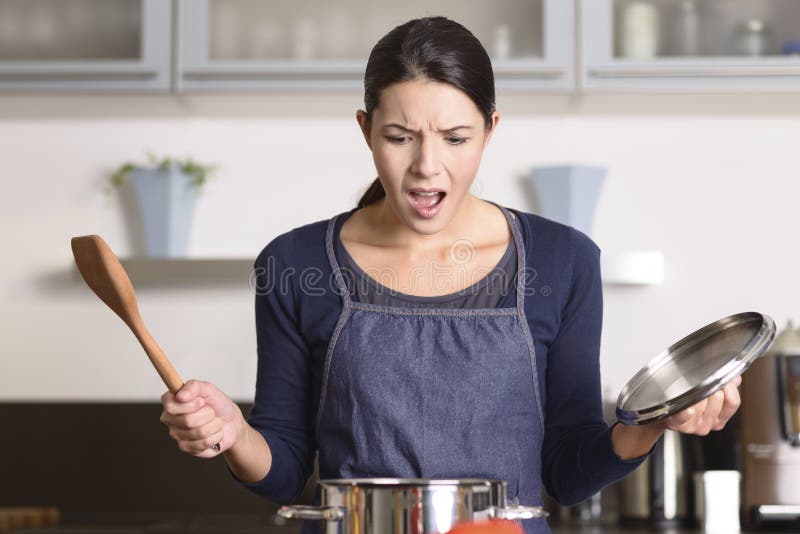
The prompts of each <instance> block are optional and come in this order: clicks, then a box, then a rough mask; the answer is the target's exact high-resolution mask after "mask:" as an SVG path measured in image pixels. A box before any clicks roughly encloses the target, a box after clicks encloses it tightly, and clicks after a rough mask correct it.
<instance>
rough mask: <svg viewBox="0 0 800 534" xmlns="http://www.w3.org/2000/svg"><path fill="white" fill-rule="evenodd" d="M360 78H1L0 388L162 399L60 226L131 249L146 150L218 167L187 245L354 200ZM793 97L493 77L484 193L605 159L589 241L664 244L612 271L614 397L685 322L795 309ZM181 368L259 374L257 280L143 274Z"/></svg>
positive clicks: (197, 252)
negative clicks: (516, 88)
mask: <svg viewBox="0 0 800 534" xmlns="http://www.w3.org/2000/svg"><path fill="white" fill-rule="evenodd" d="M360 98H361V95H359V94H338V95H327V96H323V95H314V94H305V95H279V94H272V95H270V94H266V95H247V94H242V95H202V96H192V97H171V96H152V97H143V96H133V95H128V96H125V95H82V96H81V95H76V96H64V95H61V96H44V95H41V96H32V95H28V96H25V95H0V163H2V169H3V176H2V178H1V179H0V238H1V239H2V244H3V257H2V262H0V284H2V286H0V400H3V401H6V400H45V399H110V398H113V399H118V400H157V399H158V397H159V396H160V394H161V393H162V392H163V391H164V386H163V385H162V384H161V383H160V382H159V380H158V377H157V375H156V374H155V372H154V371H153V370H152V369H151V368H150V366H149V363H148V362H147V360H146V357H145V355H144V353H143V352H142V351H141V349H140V348H139V346H138V344H137V342H136V340H135V339H134V338H133V336H132V335H131V334H130V332H129V331H128V330H127V327H126V326H125V325H124V324H123V323H122V322H121V321H120V320H119V319H118V318H117V317H116V316H114V315H113V314H112V313H111V312H110V311H109V310H108V309H107V308H106V307H105V306H104V305H103V304H102V303H101V302H100V301H99V300H98V299H97V298H96V297H95V296H94V295H93V294H92V293H91V292H90V291H89V290H88V288H86V287H85V286H84V285H83V282H82V281H81V280H80V278H78V275H77V274H76V273H75V271H74V269H73V267H72V255H71V251H70V247H69V238H70V237H71V236H75V235H83V234H89V233H98V234H101V235H102V236H103V237H104V238H105V239H106V241H108V243H109V244H110V245H111V246H112V248H113V249H114V250H115V252H117V254H118V255H119V256H126V255H128V254H131V253H133V252H136V251H135V250H133V248H134V247H133V242H132V241H131V239H130V237H129V232H128V230H127V229H126V226H125V219H124V218H123V216H122V211H121V205H120V201H119V198H118V196H112V197H107V196H105V195H104V194H103V193H102V191H101V188H102V185H103V183H104V180H105V177H106V176H107V175H108V173H109V172H110V171H111V170H113V169H114V168H115V167H116V166H117V165H119V164H120V163H121V162H123V161H127V160H130V159H143V158H144V151H145V149H147V148H150V149H152V150H154V151H155V152H156V153H158V154H170V155H176V156H184V155H191V156H194V157H195V158H196V159H198V160H200V161H203V162H213V163H218V164H219V165H220V172H219V174H218V175H217V177H216V178H214V179H212V181H211V182H210V184H209V185H208V187H207V189H206V192H205V193H204V195H203V196H202V197H201V199H200V201H199V204H198V206H197V211H196V219H195V226H194V229H193V234H192V242H191V250H192V255H194V256H202V257H217V256H225V257H245V258H251V257H255V255H256V254H257V253H258V252H259V251H260V250H261V248H262V247H263V245H264V244H266V243H267V242H268V241H269V240H270V239H271V238H272V237H274V236H275V235H277V234H278V233H280V232H283V231H286V230H288V229H291V228H293V227H295V226H298V225H301V224H304V223H306V222H310V221H313V220H319V219H324V218H328V217H330V216H331V215H333V214H335V213H338V212H340V211H344V210H346V209H349V208H350V207H351V206H352V205H354V203H355V201H356V200H357V198H358V196H359V194H360V193H361V191H362V190H363V188H364V187H365V186H366V185H367V184H368V183H369V182H370V181H371V179H372V178H373V177H374V175H375V171H374V167H373V165H372V160H371V157H370V153H369V151H368V149H367V148H366V145H365V144H364V142H363V140H362V139H361V137H360V132H359V131H358V129H357V125H356V122H355V118H354V117H355V109H357V108H358V107H359V106H360V104H361V102H360ZM798 102H800V98H798V95H762V96H758V95H741V96H736V95H727V96H724V95H704V96H692V95H680V96H643V95H640V96H635V95H619V96H595V97H545V96H536V97H531V96H527V95H500V97H499V99H498V106H499V110H500V112H501V115H502V118H501V123H500V127H499V130H498V131H497V133H496V135H495V137H494V139H493V141H492V144H491V146H490V147H489V149H488V150H487V152H486V154H485V156H484V160H483V164H482V167H481V170H480V172H479V176H478V180H477V182H476V184H475V188H474V190H475V192H476V194H478V195H480V196H482V197H484V198H490V199H492V200H495V201H497V202H500V203H502V204H505V205H506V206H510V207H515V208H519V209H523V210H528V211H533V210H534V206H533V205H532V204H531V203H530V199H529V195H528V194H527V192H526V190H525V185H524V182H523V181H522V180H523V178H524V177H525V176H526V175H527V173H528V172H529V170H530V169H531V168H532V167H533V166H536V165H545V164H556V163H585V164H594V165H603V166H606V167H608V169H609V174H608V178H607V181H606V183H605V185H604V189H603V192H602V195H601V198H600V202H599V205H598V209H597V213H596V217H595V224H594V229H593V232H592V236H593V238H594V239H595V240H596V241H597V243H598V244H599V245H600V246H601V248H602V249H603V251H604V252H605V253H613V252H624V251H628V250H636V249H660V250H662V251H663V252H664V254H665V258H666V266H665V267H666V281H665V283H664V284H663V285H661V286H657V287H646V288H622V287H607V288H606V292H605V303H606V308H605V322H604V332H603V347H602V370H603V379H604V383H605V387H606V392H607V395H609V396H615V395H616V394H617V393H618V391H619V389H620V388H621V387H622V385H623V384H624V382H625V381H626V380H627V379H628V378H629V377H630V376H631V375H632V374H633V373H634V372H635V371H636V370H637V369H638V368H639V367H640V366H642V365H643V364H644V363H645V362H646V361H647V360H649V359H650V358H651V357H652V356H654V355H656V354H657V353H658V352H660V351H661V350H662V349H664V348H666V346H668V345H669V344H670V343H672V342H674V341H676V340H677V339H679V338H680V337H682V336H683V335H685V334H687V333H689V332H690V331H692V330H694V329H695V328H697V327H699V326H701V325H703V324H705V323H707V322H710V321H712V320H715V319H718V318H720V317H722V316H724V315H728V314H731V313H735V312H739V311H745V310H757V311H762V312H765V313H768V314H770V315H772V316H773V318H774V319H775V320H776V322H777V323H778V325H779V326H781V327H782V326H783V324H784V323H785V321H786V320H787V318H789V317H794V318H800V309H799V308H800V284H799V283H798V279H797V274H796V273H797V269H796V267H795V266H796V265H797V264H798V263H800V247H798V239H797V235H798V226H797V217H796V216H795V213H796V204H797V199H798V198H800V170H798V140H800V104H799V103H798ZM137 294H138V297H139V305H140V310H141V312H142V314H143V317H144V319H145V321H146V323H147V324H148V325H149V326H150V329H151V331H152V333H153V334H154V336H155V337H156V339H157V340H158V341H159V343H160V344H161V346H162V348H164V349H165V351H166V353H167V354H168V356H169V357H170V358H171V359H172V361H173V363H174V364H175V366H176V368H177V369H178V370H179V371H180V372H181V374H182V375H183V376H184V378H189V377H196V378H203V379H207V380H211V381H214V382H216V383H218V384H219V385H220V386H221V387H222V388H223V389H224V390H226V391H227V392H229V393H230V394H231V395H232V396H234V397H235V398H238V399H249V398H251V397H252V392H253V385H254V378H255V365H256V358H255V333H254V321H253V309H252V308H253V298H252V294H251V292H250V290H249V289H248V287H247V284H246V280H243V282H242V284H241V285H240V287H235V286H234V287H232V286H217V287H211V286H206V287H204V288H202V289H199V290H187V289H170V288H164V287H142V288H137Z"/></svg>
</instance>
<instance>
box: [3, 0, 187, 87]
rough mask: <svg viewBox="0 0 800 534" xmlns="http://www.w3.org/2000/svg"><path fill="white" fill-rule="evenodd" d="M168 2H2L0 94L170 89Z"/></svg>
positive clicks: (43, 0) (142, 0)
mask: <svg viewBox="0 0 800 534" xmlns="http://www.w3.org/2000/svg"><path fill="white" fill-rule="evenodd" d="M171 12H172V6H171V3H170V2H168V1H165V0H0V90H4V91H40V90H44V91H61V90H104V91H105V90H128V91H166V90H168V89H169V87H170V75H171V53H170V51H171V48H172V47H171V28H170V25H171Z"/></svg>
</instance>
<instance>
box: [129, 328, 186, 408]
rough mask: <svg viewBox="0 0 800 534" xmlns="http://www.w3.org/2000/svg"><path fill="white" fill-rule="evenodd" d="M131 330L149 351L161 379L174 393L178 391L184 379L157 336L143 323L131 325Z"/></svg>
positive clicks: (146, 351)
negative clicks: (157, 340)
mask: <svg viewBox="0 0 800 534" xmlns="http://www.w3.org/2000/svg"><path fill="white" fill-rule="evenodd" d="M131 330H132V331H133V334H134V335H135V336H136V339H138V340H139V343H141V344H142V348H143V349H144V351H145V353H147V357H148V358H150V361H151V362H152V363H153V367H155V368H156V372H158V375H159V376H160V377H161V380H163V381H164V384H165V385H166V386H167V389H169V392H170V393H172V394H175V393H177V392H178V391H179V390H180V389H181V388H182V387H183V380H181V377H180V375H179V374H178V372H177V371H176V370H175V368H174V367H173V366H172V363H170V361H169V359H168V358H167V355H166V354H164V351H163V350H161V347H159V346H158V343H156V340H155V338H153V336H152V335H150V331H149V330H147V328H146V327H145V326H144V324H141V323H140V324H138V325H136V327H131Z"/></svg>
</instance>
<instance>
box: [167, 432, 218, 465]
mask: <svg viewBox="0 0 800 534" xmlns="http://www.w3.org/2000/svg"><path fill="white" fill-rule="evenodd" d="M222 438H223V434H222V430H221V429H220V430H219V431H217V432H214V433H212V434H209V435H208V436H205V437H203V438H201V439H196V440H177V442H178V448H179V449H180V450H182V451H183V452H186V453H189V454H192V455H194V456H201V457H203V458H211V457H213V456H216V455H217V454H218V452H217V451H215V450H214V449H213V447H214V445H216V444H217V443H219V442H220V441H222Z"/></svg>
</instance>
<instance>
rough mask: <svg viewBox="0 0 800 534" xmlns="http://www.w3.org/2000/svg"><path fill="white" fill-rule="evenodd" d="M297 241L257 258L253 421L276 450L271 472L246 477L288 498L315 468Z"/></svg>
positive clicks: (275, 496)
mask: <svg viewBox="0 0 800 534" xmlns="http://www.w3.org/2000/svg"><path fill="white" fill-rule="evenodd" d="M289 252H291V242H290V240H288V239H286V236H285V235H284V236H279V237H277V238H275V239H274V240H273V241H271V242H270V243H269V244H268V245H267V246H266V247H265V248H264V250H263V251H262V252H261V254H260V255H259V256H258V258H257V259H256V261H255V264H254V272H253V277H252V278H251V287H252V289H253V291H254V293H255V320H256V344H257V353H258V370H257V376H256V393H255V402H254V405H253V409H252V411H251V413H250V416H249V418H248V423H249V424H250V425H251V426H252V427H253V428H254V429H255V430H257V431H258V432H260V433H261V434H262V435H263V436H264V439H265V440H266V441H267V444H268V445H269V448H270V451H271V452H272V466H271V468H270V470H269V472H268V473H267V475H266V476H265V477H264V478H263V479H262V480H260V481H258V482H254V483H242V485H243V486H244V487H246V488H248V489H250V490H251V491H253V492H255V493H257V494H259V495H262V496H264V497H267V498H269V499H270V500H272V501H275V502H277V503H281V504H285V503H289V502H291V501H293V500H294V499H296V498H297V496H298V495H299V494H300V493H301V492H302V490H303V488H304V486H305V483H306V481H307V480H308V477H309V476H310V475H311V473H312V472H313V462H314V451H315V448H316V446H315V444H314V442H313V428H312V423H311V419H312V415H311V413H312V410H311V393H310V388H311V385H310V383H311V379H310V373H311V371H310V350H309V348H308V346H307V344H306V341H305V339H304V338H303V336H302V335H301V332H300V329H299V327H298V320H297V307H296V302H297V300H296V287H295V282H296V280H297V275H298V273H295V272H294V269H293V268H292V267H291V266H290V262H287V253H289Z"/></svg>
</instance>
